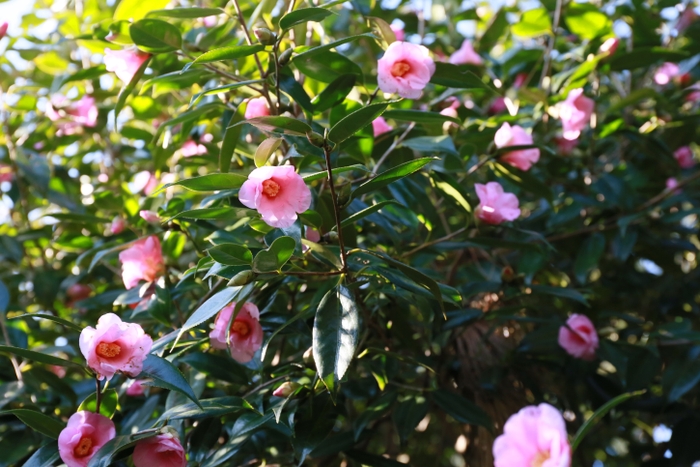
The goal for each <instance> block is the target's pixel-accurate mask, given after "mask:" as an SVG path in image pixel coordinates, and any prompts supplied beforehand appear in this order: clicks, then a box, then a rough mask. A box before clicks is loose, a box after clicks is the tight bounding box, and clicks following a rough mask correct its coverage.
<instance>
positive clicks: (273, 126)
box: [232, 116, 312, 136]
mask: <svg viewBox="0 0 700 467" xmlns="http://www.w3.org/2000/svg"><path fill="white" fill-rule="evenodd" d="M244 123H248V124H250V125H253V126H254V127H255V128H257V129H259V130H262V131H270V132H274V133H284V134H285V135H294V136H306V134H307V133H309V132H311V131H312V130H311V127H310V126H309V125H307V124H306V123H304V122H302V121H301V120H297V119H296V118H291V117H277V116H272V117H255V118H249V119H247V120H243V121H241V122H238V123H236V124H234V125H232V126H234V127H235V126H238V125H242V124H244Z"/></svg>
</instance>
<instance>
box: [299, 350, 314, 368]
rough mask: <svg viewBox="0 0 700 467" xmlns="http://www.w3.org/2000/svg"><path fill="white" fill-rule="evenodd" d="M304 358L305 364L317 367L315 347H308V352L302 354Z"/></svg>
mask: <svg viewBox="0 0 700 467" xmlns="http://www.w3.org/2000/svg"><path fill="white" fill-rule="evenodd" d="M302 358H303V359H304V365H306V366H308V367H309V368H315V367H316V362H314V348H313V347H309V348H308V349H306V352H304V355H303V356H302Z"/></svg>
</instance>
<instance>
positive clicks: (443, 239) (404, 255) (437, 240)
mask: <svg viewBox="0 0 700 467" xmlns="http://www.w3.org/2000/svg"><path fill="white" fill-rule="evenodd" d="M466 231H467V227H462V228H461V229H458V230H455V231H454V232H452V233H451V234H448V235H445V236H444V237H440V238H437V239H435V240H433V241H432V242H426V243H423V244H421V245H418V246H417V247H415V248H414V249H412V250H410V251H408V252H406V253H404V254H403V255H401V256H402V257H403V258H405V257H407V256H411V255H412V254H414V253H416V252H418V251H420V250H422V249H424V248H428V247H431V246H433V245H437V244H438V243H441V242H446V241H447V240H450V239H451V238H454V237H456V236H457V235H459V234H461V233H463V232H466Z"/></svg>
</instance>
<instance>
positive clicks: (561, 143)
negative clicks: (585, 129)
mask: <svg viewBox="0 0 700 467" xmlns="http://www.w3.org/2000/svg"><path fill="white" fill-rule="evenodd" d="M554 143H555V144H556V145H557V149H558V150H559V154H561V155H562V156H568V155H569V154H571V151H573V150H574V148H575V147H576V146H578V139H566V138H562V137H560V136H557V137H556V138H554Z"/></svg>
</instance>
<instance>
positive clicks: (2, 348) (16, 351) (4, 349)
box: [0, 345, 83, 368]
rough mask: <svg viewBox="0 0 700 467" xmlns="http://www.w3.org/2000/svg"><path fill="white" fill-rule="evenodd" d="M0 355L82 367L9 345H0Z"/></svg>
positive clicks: (51, 356)
mask: <svg viewBox="0 0 700 467" xmlns="http://www.w3.org/2000/svg"><path fill="white" fill-rule="evenodd" d="M0 353H3V354H10V355H15V356H17V357H21V358H26V359H27V360H30V361H33V362H39V363H46V364H47V365H58V366H74V367H78V368H83V366H82V365H80V364H79V363H75V362H71V361H70V360H64V359H62V358H58V357H54V356H53V355H47V354H45V353H41V352H34V351H33V350H27V349H21V348H19V347H12V346H9V345H0Z"/></svg>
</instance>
